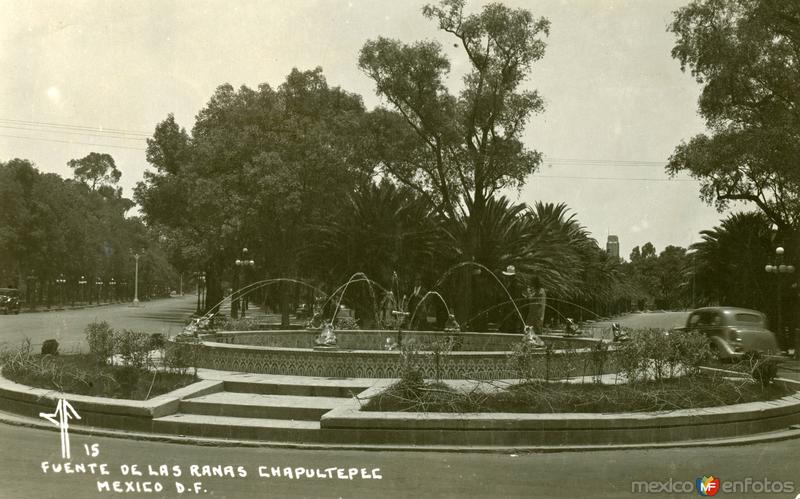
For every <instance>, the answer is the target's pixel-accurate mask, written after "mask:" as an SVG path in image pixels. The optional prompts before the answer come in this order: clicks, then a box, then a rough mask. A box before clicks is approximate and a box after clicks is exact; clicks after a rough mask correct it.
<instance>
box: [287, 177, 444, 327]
mask: <svg viewBox="0 0 800 499" xmlns="http://www.w3.org/2000/svg"><path fill="white" fill-rule="evenodd" d="M440 240H441V231H440V229H439V223H438V220H437V218H436V216H435V214H434V212H433V210H432V209H431V208H430V206H429V205H428V203H427V202H426V201H424V200H423V199H421V198H420V197H419V196H417V195H416V194H415V193H414V192H413V191H412V190H411V189H409V188H407V187H399V186H397V185H395V184H393V183H392V182H390V181H388V180H385V179H384V180H382V181H380V182H378V183H373V182H368V183H365V184H363V185H361V186H360V187H359V188H358V189H356V190H355V191H354V192H352V193H351V194H350V195H349V196H348V197H347V199H346V200H345V202H344V203H343V206H342V208H341V210H340V211H339V212H338V214H337V215H336V216H335V217H334V219H333V222H331V223H328V224H325V225H316V226H313V227H312V228H311V230H309V232H308V234H307V237H306V241H307V244H306V246H305V248H304V250H303V256H304V258H305V260H306V261H308V262H309V265H310V267H311V268H312V269H313V270H314V272H315V274H316V275H317V277H318V278H319V279H320V280H321V281H322V282H323V283H325V285H326V287H327V288H328V289H331V290H332V289H334V288H335V287H336V286H338V285H340V284H342V283H344V282H346V281H347V279H348V278H349V277H350V276H352V275H353V274H355V273H357V272H362V273H364V274H366V275H367V277H369V278H370V279H372V280H374V281H377V283H378V284H379V286H381V287H382V288H384V289H387V290H388V289H392V290H393V289H394V288H396V287H401V288H403V290H402V291H401V293H404V292H406V288H409V287H411V283H412V281H413V280H414V278H415V276H430V275H432V272H431V267H432V265H433V263H434V260H435V251H436V248H437V247H438V246H440V244H439V241H440ZM394 276H399V277H398V279H399V281H400V282H396V279H395V278H394ZM428 285H430V283H428ZM366 289H367V288H366V287H365V286H364V285H363V284H360V285H355V286H353V287H352V290H348V293H347V298H348V300H349V303H351V304H352V305H353V306H356V307H357V308H361V309H362V310H361V311H362V314H361V315H362V317H365V318H366V317H369V316H371V315H372V313H368V312H367V309H369V308H371V307H372V306H373V298H374V297H373V296H372V293H371V292H370V293H368V292H366V291H365V290H366ZM374 292H375V293H379V292H380V290H379V289H378V290H374ZM378 298H379V297H378Z"/></svg>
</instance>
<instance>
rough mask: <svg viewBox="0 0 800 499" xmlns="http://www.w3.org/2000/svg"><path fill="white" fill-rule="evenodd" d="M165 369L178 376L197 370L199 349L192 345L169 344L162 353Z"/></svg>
mask: <svg viewBox="0 0 800 499" xmlns="http://www.w3.org/2000/svg"><path fill="white" fill-rule="evenodd" d="M162 362H163V363H164V368H165V369H167V370H169V371H172V372H176V373H178V374H186V372H187V371H188V370H189V369H190V368H194V369H195V370H196V369H197V349H196V348H195V347H194V346H193V345H192V344H191V343H168V344H166V345H165V347H164V349H163V351H162Z"/></svg>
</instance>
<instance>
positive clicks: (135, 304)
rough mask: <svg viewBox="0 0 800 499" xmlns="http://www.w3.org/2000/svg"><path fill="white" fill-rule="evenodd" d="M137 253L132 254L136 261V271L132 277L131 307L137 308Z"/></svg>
mask: <svg viewBox="0 0 800 499" xmlns="http://www.w3.org/2000/svg"><path fill="white" fill-rule="evenodd" d="M140 256H141V255H139V253H134V254H133V258H134V259H135V260H136V270H135V271H134V275H133V306H134V307H138V306H139V257H140Z"/></svg>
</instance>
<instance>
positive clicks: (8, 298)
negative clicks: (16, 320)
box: [0, 288, 20, 314]
mask: <svg viewBox="0 0 800 499" xmlns="http://www.w3.org/2000/svg"><path fill="white" fill-rule="evenodd" d="M19 309H20V305H19V290H18V289H14V288H0V310H2V311H3V314H11V313H14V314H18V313H19Z"/></svg>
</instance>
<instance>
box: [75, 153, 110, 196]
mask: <svg viewBox="0 0 800 499" xmlns="http://www.w3.org/2000/svg"><path fill="white" fill-rule="evenodd" d="M67 165H68V166H69V167H70V168H72V169H73V174H74V175H75V178H76V179H77V180H79V181H81V182H83V183H85V184H87V185H88V186H89V187H91V188H92V190H95V189H96V188H97V187H99V186H101V185H113V184H116V183H117V182H119V179H120V177H122V172H121V171H119V170H118V169H117V164H116V163H115V162H114V158H112V157H111V155H110V154H105V153H97V152H90V153H89V154H88V155H86V156H84V157H83V158H81V159H71V160H69V161H67Z"/></svg>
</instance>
